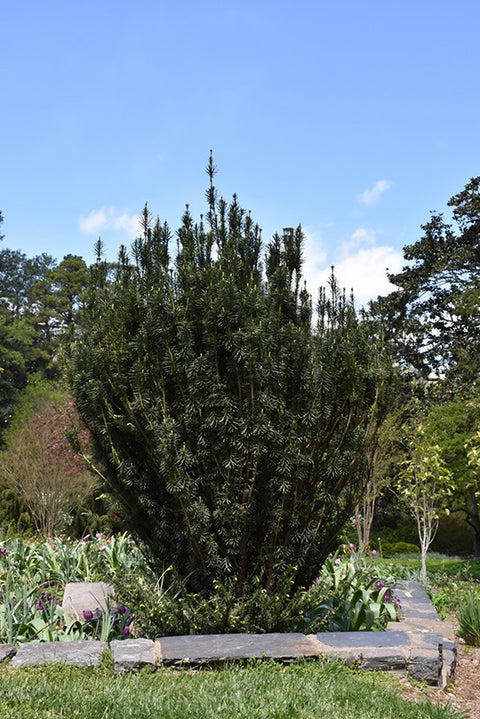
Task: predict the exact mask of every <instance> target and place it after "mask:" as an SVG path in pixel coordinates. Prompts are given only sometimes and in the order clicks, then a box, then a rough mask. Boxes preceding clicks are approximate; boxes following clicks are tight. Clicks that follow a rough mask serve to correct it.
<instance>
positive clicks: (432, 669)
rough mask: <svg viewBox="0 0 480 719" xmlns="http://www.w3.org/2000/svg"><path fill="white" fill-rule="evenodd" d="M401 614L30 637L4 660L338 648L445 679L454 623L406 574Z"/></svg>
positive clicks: (283, 657) (286, 657)
mask: <svg viewBox="0 0 480 719" xmlns="http://www.w3.org/2000/svg"><path fill="white" fill-rule="evenodd" d="M396 594H397V595H398V596H399V598H400V601H401V604H402V614H403V618H402V620H401V621H400V622H399V623H397V622H392V623H391V624H390V625H389V627H388V629H387V631H385V632H338V633H337V632H322V633H318V634H308V635H305V634H293V633H292V634H227V635H220V634H219V635H207V636H183V637H160V638H159V639H155V640H151V639H124V640H121V641H112V642H110V644H107V643H105V642H99V641H73V642H42V643H40V642H30V643H28V644H22V645H20V646H19V647H18V648H16V647H13V646H9V645H0V662H2V661H6V660H9V661H10V663H11V666H12V667H24V666H29V665H33V664H45V663H47V662H63V663H65V664H75V665H78V666H96V665H98V664H99V662H100V660H101V656H102V654H103V652H104V651H105V650H107V649H110V650H111V652H112V654H113V661H114V667H115V672H116V673H117V674H119V673H121V672H124V671H138V670H139V669H141V668H143V667H150V669H151V670H152V671H155V670H156V669H157V668H158V667H159V666H168V665H173V666H200V665H202V664H211V663H218V662H224V661H240V660H245V659H252V658H267V659H277V660H279V661H283V662H290V661H294V660H295V659H299V658H301V657H309V658H313V657H318V656H320V655H331V656H337V657H339V658H341V659H342V660H343V661H345V662H346V663H347V664H349V665H352V664H356V665H358V666H360V667H362V668H365V669H371V670H382V669H383V670H391V671H394V672H398V673H408V674H409V675H410V676H411V677H412V678H413V679H417V680H424V681H426V682H428V683H429V684H432V685H434V686H439V687H444V686H445V685H446V684H447V683H448V681H449V679H450V678H451V677H452V675H453V671H454V669H455V660H456V654H455V643H454V641H453V639H454V634H453V627H452V625H451V624H450V623H448V622H442V621H441V619H440V617H439V616H438V614H437V612H436V610H435V608H434V607H433V605H432V603H431V601H430V599H429V598H428V595H427V594H426V592H425V590H424V589H423V587H422V586H421V585H420V584H418V583H417V582H405V583H404V584H403V587H402V588H398V589H397V590H396Z"/></svg>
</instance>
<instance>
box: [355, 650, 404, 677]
mask: <svg viewBox="0 0 480 719" xmlns="http://www.w3.org/2000/svg"><path fill="white" fill-rule="evenodd" d="M409 658H410V651H409V648H408V647H405V646H403V647H398V648H397V649H396V650H394V649H385V648H380V647H366V648H365V649H364V650H362V653H361V656H360V658H359V661H360V667H361V668H362V669H371V670H374V671H381V670H387V671H388V670H393V671H397V672H398V671H402V672H403V671H405V670H406V669H407V667H408V662H409Z"/></svg>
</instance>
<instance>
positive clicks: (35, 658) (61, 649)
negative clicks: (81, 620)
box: [11, 641, 108, 668]
mask: <svg viewBox="0 0 480 719" xmlns="http://www.w3.org/2000/svg"><path fill="white" fill-rule="evenodd" d="M107 649H108V644H107V642H98V641H73V642H28V643H25V644H21V645H20V646H19V647H18V650H17V653H16V654H15V656H14V657H13V659H12V661H11V666H12V667H15V668H19V667H26V666H33V665H35V664H49V663H51V662H59V663H62V664H74V665H76V666H79V667H90V666H97V665H98V664H99V663H100V659H101V657H102V654H103V652H105V651H106V650H107Z"/></svg>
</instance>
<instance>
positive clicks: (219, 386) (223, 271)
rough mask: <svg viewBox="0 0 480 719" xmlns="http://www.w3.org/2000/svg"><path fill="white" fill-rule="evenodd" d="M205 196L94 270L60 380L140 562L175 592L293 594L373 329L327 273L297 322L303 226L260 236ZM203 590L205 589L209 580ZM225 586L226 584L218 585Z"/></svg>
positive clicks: (309, 554)
mask: <svg viewBox="0 0 480 719" xmlns="http://www.w3.org/2000/svg"><path fill="white" fill-rule="evenodd" d="M208 172H209V177H210V186H209V188H208V190H207V204H208V209H207V212H206V215H205V217H201V218H200V220H199V221H198V222H197V223H195V222H194V221H193V219H192V216H191V214H190V211H189V209H188V206H187V210H186V212H185V214H184V216H183V222H182V225H181V227H180V228H179V230H178V231H177V233H176V239H177V252H176V256H175V259H174V260H173V261H172V260H171V259H170V243H171V239H172V233H171V231H170V229H169V227H168V225H167V224H166V223H164V224H162V223H161V222H160V221H159V220H158V219H157V221H156V222H155V223H153V222H152V218H151V216H150V213H149V211H148V208H147V207H145V209H144V212H143V215H142V236H141V237H140V238H138V239H137V240H136V241H135V243H134V245H133V249H132V253H131V255H130V254H129V253H128V252H127V250H126V249H125V248H121V250H120V253H119V258H118V263H117V265H116V267H115V269H114V271H113V272H112V269H111V266H110V265H108V264H107V263H106V262H104V261H103V260H102V258H101V255H100V251H99V257H98V261H97V263H96V264H95V266H94V268H93V271H92V276H91V281H90V285H89V288H88V290H87V294H86V297H85V311H84V315H83V320H84V331H83V333H81V334H80V335H79V336H78V337H77V338H76V340H75V341H74V342H73V344H72V347H71V369H70V381H71V388H72V392H73V395H74V397H75V401H76V405H77V408H78V410H79V412H80V414H81V416H82V418H83V420H84V422H85V423H86V424H87V426H88V427H89V429H90V431H91V433H92V436H93V439H94V443H95V454H96V457H97V459H98V460H99V461H100V462H101V466H102V470H101V471H102V472H103V476H104V482H105V484H106V486H107V487H109V488H110V490H111V491H112V492H113V493H114V494H115V495H116V496H117V498H118V499H119V501H120V503H121V505H122V512H123V515H124V517H125V520H126V523H127V524H128V527H129V529H130V531H131V532H132V533H133V535H134V536H135V537H136V538H137V539H139V540H142V542H143V544H144V546H145V547H147V549H148V551H149V554H150V557H151V560H152V562H155V563H156V565H157V566H158V567H159V568H160V569H162V568H165V567H170V566H171V567H173V570H174V573H175V575H176V576H178V577H180V578H181V580H182V582H183V583H184V585H185V587H186V590H187V591H188V592H190V593H193V594H197V593H199V594H200V595H201V596H204V597H207V598H208V597H209V596H213V594H215V591H216V589H215V587H216V586H220V585H223V586H226V587H229V588H230V589H231V588H232V587H233V589H232V591H234V594H235V596H236V597H238V598H242V597H244V596H248V595H251V594H252V592H254V591H256V587H257V586H260V587H262V589H264V590H265V592H266V594H267V596H269V597H271V596H273V595H274V594H275V592H276V591H278V589H279V586H280V583H281V581H282V578H283V577H284V576H285V573H288V572H289V571H290V570H289V568H292V567H294V568H295V569H293V570H292V573H291V574H288V576H289V581H291V584H290V589H289V596H293V595H294V593H295V591H296V590H297V589H299V588H301V587H307V586H310V585H311V583H312V582H313V580H314V579H315V577H316V576H317V573H318V568H319V567H320V565H321V564H322V562H323V560H324V559H325V557H326V556H327V555H328V553H329V552H330V551H333V549H334V548H335V546H336V537H337V534H338V532H339V531H340V530H341V528H342V526H343V525H344V524H345V522H346V521H347V520H348V519H349V518H350V517H351V516H352V514H353V509H354V506H355V503H356V502H357V500H358V498H359V496H360V494H361V492H362V489H363V485H364V481H365V461H366V456H367V453H368V449H369V447H370V446H371V443H372V442H373V440H374V437H375V433H376V429H377V426H378V423H379V421H380V420H381V417H382V413H383V412H384V410H385V407H386V405H387V404H388V398H387V396H386V395H387V388H390V387H391V365H390V360H389V357H388V355H387V353H386V351H385V348H384V345H383V343H382V339H381V333H379V332H378V328H377V327H376V326H373V323H372V322H370V321H368V320H367V319H360V318H359V317H357V315H356V312H355V308H354V304H353V299H352V298H346V297H345V294H344V293H342V292H341V291H340V290H339V289H338V287H337V284H336V282H335V279H334V278H333V277H332V279H331V282H330V289H329V291H325V290H321V291H320V292H319V298H318V303H317V305H316V316H315V320H314V321H312V302H311V298H310V296H309V294H308V293H307V291H306V289H305V288H304V287H302V284H301V264H302V242H303V233H302V230H301V227H300V226H299V227H298V228H297V229H296V230H295V231H294V230H292V229H289V228H287V229H286V230H284V233H283V236H281V237H280V236H279V235H275V236H274V237H273V239H272V241H271V242H270V244H269V245H268V248H267V251H266V254H265V257H264V260H263V259H262V257H263V256H262V243H261V233H260V229H259V227H258V225H256V224H255V223H254V221H253V219H252V217H251V215H250V213H249V212H246V211H245V210H244V209H242V208H241V207H240V205H239V203H238V201H237V198H236V196H234V197H233V200H232V202H231V203H229V204H228V203H227V202H226V201H225V200H224V199H223V198H218V196H217V192H216V189H215V187H214V184H213V176H214V172H215V168H214V166H213V162H212V160H211V159H210V164H209V167H208ZM216 583H220V584H216ZM230 589H229V591H230Z"/></svg>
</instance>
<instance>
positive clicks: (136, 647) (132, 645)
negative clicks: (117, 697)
mask: <svg viewBox="0 0 480 719" xmlns="http://www.w3.org/2000/svg"><path fill="white" fill-rule="evenodd" d="M110 649H111V650H112V654H113V666H114V669H115V673H116V674H121V673H122V672H126V671H130V672H138V671H139V670H140V669H142V668H143V667H146V666H149V667H150V669H151V670H152V672H153V671H155V669H156V668H157V665H158V664H159V663H160V661H161V653H160V646H159V644H158V643H156V642H154V641H152V640H151V639H123V640H117V639H116V640H114V641H113V642H110Z"/></svg>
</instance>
